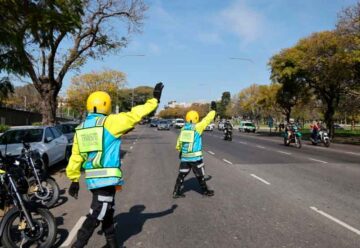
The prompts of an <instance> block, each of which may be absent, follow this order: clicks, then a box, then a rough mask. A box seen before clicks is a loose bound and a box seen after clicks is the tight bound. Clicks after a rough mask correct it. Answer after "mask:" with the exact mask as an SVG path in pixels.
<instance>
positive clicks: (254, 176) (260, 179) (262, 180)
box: [250, 174, 270, 185]
mask: <svg viewBox="0 0 360 248" xmlns="http://www.w3.org/2000/svg"><path fill="white" fill-rule="evenodd" d="M250 175H251V176H252V177H253V178H256V179H257V180H259V181H261V182H263V183H265V184H267V185H270V183H269V182H268V181H266V180H265V179H262V178H261V177H258V176H257V175H255V174H250Z"/></svg>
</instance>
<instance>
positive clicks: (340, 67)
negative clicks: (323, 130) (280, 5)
mask: <svg viewBox="0 0 360 248" xmlns="http://www.w3.org/2000/svg"><path fill="white" fill-rule="evenodd" d="M359 45H360V40H359V39H354V37H353V36H347V35H340V34H338V33H336V32H330V31H326V32H320V33H315V34H313V35H311V36H310V37H308V38H305V39H302V40H300V41H299V42H298V44H297V45H296V49H298V51H299V52H300V54H301V55H300V57H299V58H300V59H299V61H298V66H299V67H300V68H301V70H302V72H303V74H302V77H301V78H300V79H299V80H301V81H302V82H303V85H304V86H306V85H307V86H309V87H311V88H312V89H313V90H314V93H315V94H316V95H317V96H318V98H319V99H320V100H321V101H322V103H323V106H324V120H325V123H326V125H327V127H328V128H329V130H330V135H331V136H333V135H334V119H333V117H334V114H335V112H336V110H337V108H338V106H339V102H340V99H341V97H342V96H343V95H345V94H347V93H348V92H350V90H351V89H353V88H354V87H356V85H358V84H359V78H358V77H357V75H356V71H357V70H358V66H359V65H360V64H359V61H360V54H359V50H358V49H351V50H349V49H348V48H349V47H357V48H360V46H359Z"/></svg>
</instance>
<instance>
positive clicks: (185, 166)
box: [174, 160, 208, 193]
mask: <svg viewBox="0 0 360 248" xmlns="http://www.w3.org/2000/svg"><path fill="white" fill-rule="evenodd" d="M191 170H192V171H193V172H194V174H195V177H196V179H197V180H198V182H199V184H200V187H201V189H202V190H203V191H207V190H208V187H207V185H206V181H205V169H204V163H203V161H202V160H199V161H194V162H181V163H180V168H179V175H178V177H177V179H176V184H175V189H174V191H175V192H177V193H179V192H180V187H181V186H182V184H183V182H184V179H185V177H186V176H187V175H188V174H189V173H190V171H191Z"/></svg>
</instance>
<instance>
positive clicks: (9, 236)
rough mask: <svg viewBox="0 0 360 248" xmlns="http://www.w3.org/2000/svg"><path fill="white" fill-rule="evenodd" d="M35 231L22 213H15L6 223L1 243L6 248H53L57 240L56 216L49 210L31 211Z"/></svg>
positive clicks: (38, 209)
mask: <svg viewBox="0 0 360 248" xmlns="http://www.w3.org/2000/svg"><path fill="white" fill-rule="evenodd" d="M29 213H30V215H31V217H32V219H33V223H34V224H35V230H31V229H30V227H29V226H28V223H27V222H26V221H24V220H23V217H22V215H23V214H21V212H20V211H13V212H12V214H11V215H12V216H11V217H10V218H9V219H8V221H7V222H6V223H5V227H4V232H3V235H2V237H1V243H2V245H3V246H4V247H8V248H20V247H34V248H35V247H36V248H48V247H53V245H54V243H55V240H56V232H57V227H56V223H55V218H54V216H53V215H52V214H51V213H50V211H49V210H47V209H44V208H37V209H35V210H33V211H29Z"/></svg>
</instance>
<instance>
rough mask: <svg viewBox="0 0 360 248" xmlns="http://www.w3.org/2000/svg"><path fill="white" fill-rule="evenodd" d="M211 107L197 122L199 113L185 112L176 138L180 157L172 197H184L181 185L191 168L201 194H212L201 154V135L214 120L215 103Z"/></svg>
mask: <svg viewBox="0 0 360 248" xmlns="http://www.w3.org/2000/svg"><path fill="white" fill-rule="evenodd" d="M211 109H212V111H210V112H209V113H208V114H207V116H206V117H205V118H204V119H202V120H201V122H199V114H198V113H197V112H196V111H193V110H191V111H189V112H188V113H187V114H186V118H185V119H186V123H185V126H184V127H183V128H182V129H181V132H180V135H179V137H178V140H177V144H176V149H177V150H178V151H179V152H180V154H179V157H180V159H181V162H180V168H179V175H178V177H177V179H176V183H175V188H174V192H173V198H179V197H185V195H184V194H183V193H182V192H181V187H182V184H183V182H184V179H185V177H186V176H187V175H188V174H189V172H190V170H191V169H192V170H193V172H194V174H195V176H196V179H197V180H198V182H199V184H200V187H201V190H202V192H203V195H205V196H213V195H214V191H213V190H211V189H209V188H208V186H207V184H206V180H205V170H204V162H203V154H202V138H201V135H202V133H203V132H204V130H205V128H206V127H207V126H208V125H209V124H210V123H211V122H212V121H213V120H214V118H215V115H216V112H215V110H216V103H215V102H211Z"/></svg>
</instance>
